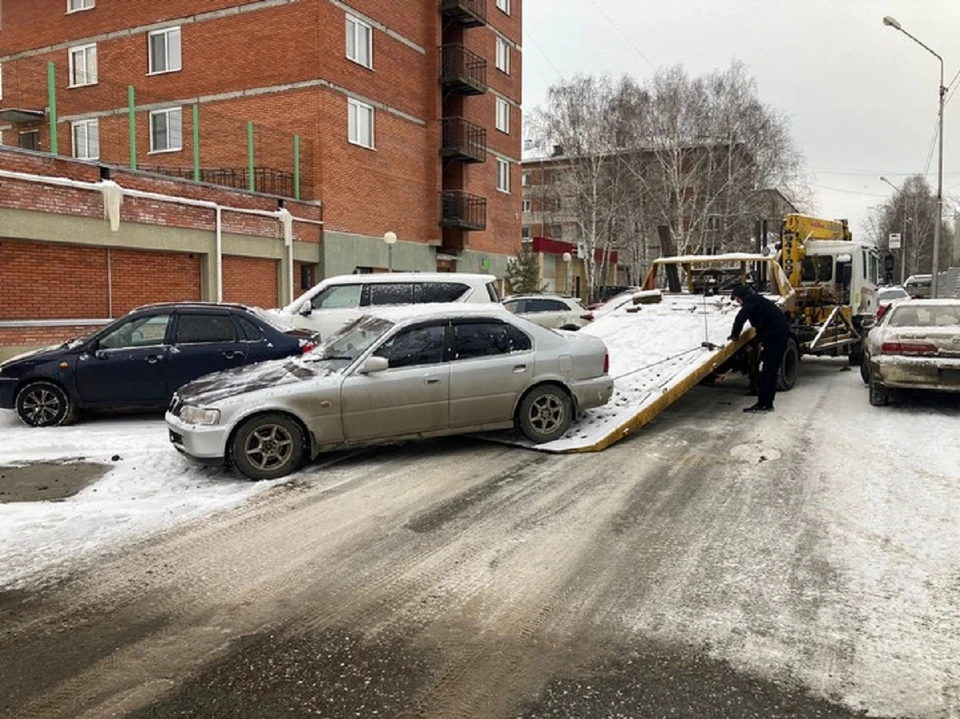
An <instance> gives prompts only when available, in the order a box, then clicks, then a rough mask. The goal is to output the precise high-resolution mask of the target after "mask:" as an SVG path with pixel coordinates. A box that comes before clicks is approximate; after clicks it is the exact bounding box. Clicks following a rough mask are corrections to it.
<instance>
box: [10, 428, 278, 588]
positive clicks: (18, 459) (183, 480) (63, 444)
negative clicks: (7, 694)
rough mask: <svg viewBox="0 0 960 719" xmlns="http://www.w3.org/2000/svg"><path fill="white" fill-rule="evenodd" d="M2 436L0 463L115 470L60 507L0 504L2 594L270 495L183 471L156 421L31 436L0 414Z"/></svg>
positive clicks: (187, 466)
mask: <svg viewBox="0 0 960 719" xmlns="http://www.w3.org/2000/svg"><path fill="white" fill-rule="evenodd" d="M0 434H2V436H3V449H2V453H0V464H4V465H16V464H18V463H24V462H34V461H43V462H57V461H71V460H77V459H81V458H82V459H85V460H87V461H90V462H97V463H100V464H104V465H107V466H110V467H112V469H110V471H108V472H107V474H106V475H105V476H104V477H103V478H102V479H100V480H99V481H98V482H96V483H94V484H92V485H91V486H89V487H87V488H85V489H84V490H82V491H80V492H79V493H78V494H76V495H74V496H72V497H69V498H67V499H65V500H64V501H61V502H15V503H9V504H0V590H3V589H11V588H17V587H22V586H25V585H27V584H28V583H30V582H31V581H34V580H36V579H38V578H40V577H43V578H44V579H47V580H49V579H56V578H57V576H60V575H63V574H64V573H65V572H66V571H67V570H68V569H72V568H73V567H74V566H75V565H76V564H78V563H82V562H84V561H89V560H91V559H93V558H95V557H97V556H100V555H102V554H103V553H105V552H106V551H109V550H110V549H112V548H115V547H118V546H120V545H121V544H122V543H123V542H125V541H131V540H134V539H139V538H141V537H143V536H146V535H148V534H151V533H153V532H156V531H160V530H163V529H167V528H169V527H172V526H174V525H176V524H179V523H182V522H187V521H190V520H193V519H197V518H199V517H203V516H205V515H209V514H212V513H215V512H218V511H221V510H224V509H227V508H229V507H233V506H235V505H237V504H239V503H240V502H242V501H244V500H245V499H247V498H248V497H250V496H252V495H254V494H257V493H259V492H263V491H265V490H267V489H269V488H270V487H271V486H275V484H271V483H265V482H260V483H253V482H248V481H245V480H237V479H235V478H234V479H231V478H230V477H228V476H225V475H224V474H223V471H222V470H221V469H217V468H205V467H200V466H197V465H194V464H192V463H190V462H188V461H187V460H186V459H184V458H182V457H181V456H180V455H179V454H178V453H177V452H176V451H175V450H174V449H173V448H172V447H171V445H170V442H169V439H168V435H167V430H166V425H165V424H164V423H163V421H162V420H160V419H142V418H136V419H127V418H124V419H111V420H109V421H90V422H87V423H85V424H79V425H77V426H74V427H56V428H49V429H35V428H30V427H25V426H23V425H22V424H21V423H20V422H19V421H18V420H17V418H16V416H15V415H14V414H13V412H7V411H0ZM114 456H119V459H118V460H117V461H113V460H112V457H114Z"/></svg>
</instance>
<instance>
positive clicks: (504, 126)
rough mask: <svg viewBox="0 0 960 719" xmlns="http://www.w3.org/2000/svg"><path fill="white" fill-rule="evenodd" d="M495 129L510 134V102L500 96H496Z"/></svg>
mask: <svg viewBox="0 0 960 719" xmlns="http://www.w3.org/2000/svg"><path fill="white" fill-rule="evenodd" d="M496 125H497V129H498V130H499V131H500V132H502V133H503V134H505V135H509V134H510V103H509V102H507V101H506V100H504V99H503V98H502V97H498V98H497V117H496Z"/></svg>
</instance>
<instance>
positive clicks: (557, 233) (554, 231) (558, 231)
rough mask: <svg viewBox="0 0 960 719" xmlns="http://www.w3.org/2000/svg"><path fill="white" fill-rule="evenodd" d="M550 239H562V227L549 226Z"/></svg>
mask: <svg viewBox="0 0 960 719" xmlns="http://www.w3.org/2000/svg"><path fill="white" fill-rule="evenodd" d="M550 237H552V238H553V239H555V240H559V239H560V238H561V237H563V225H550Z"/></svg>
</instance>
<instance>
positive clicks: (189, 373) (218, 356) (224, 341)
mask: <svg viewBox="0 0 960 719" xmlns="http://www.w3.org/2000/svg"><path fill="white" fill-rule="evenodd" d="M246 353H247V349H246V347H245V346H244V344H243V343H241V342H239V341H238V339H237V332H236V329H234V325H233V320H232V319H231V318H230V314H229V313H228V312H225V311H219V312H217V311H203V310H197V311H193V310H180V311H179V312H178V313H177V315H176V326H175V328H174V332H173V343H172V346H171V347H170V358H169V361H168V369H167V392H168V394H170V395H172V394H173V393H174V392H176V391H177V390H178V389H179V388H180V387H182V386H183V385H185V384H187V383H188V382H192V381H193V380H195V379H197V378H198V377H202V376H203V375H207V374H210V373H211V372H219V371H220V370H225V369H231V368H233V367H239V366H240V365H242V364H244V362H245V360H246Z"/></svg>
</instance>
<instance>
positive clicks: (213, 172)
mask: <svg viewBox="0 0 960 719" xmlns="http://www.w3.org/2000/svg"><path fill="white" fill-rule="evenodd" d="M138 169H140V170H143V171H144V172H153V173H155V174H158V175H167V176H169V177H179V178H181V179H186V180H193V179H194V174H193V168H192V167H165V166H162V165H155V166H153V167H145V166H143V165H140V166H139V168H138ZM200 182H206V183H209V184H211V185H222V186H223V187H235V188H238V189H242V190H247V189H249V188H250V175H249V171H248V170H247V168H246V167H215V168H211V167H202V168H200ZM253 186H254V190H255V191H256V192H263V193H265V194H268V195H279V196H280V197H294V195H295V192H294V181H293V173H292V172H284V171H283V170H274V169H271V168H269V167H255V168H254V169H253Z"/></svg>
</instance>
